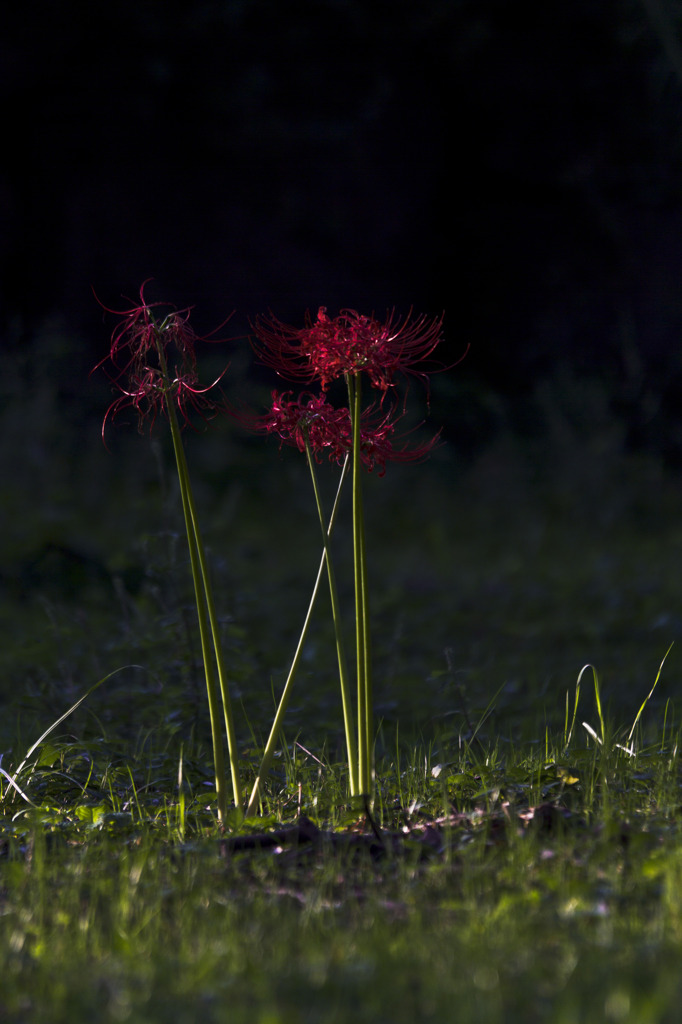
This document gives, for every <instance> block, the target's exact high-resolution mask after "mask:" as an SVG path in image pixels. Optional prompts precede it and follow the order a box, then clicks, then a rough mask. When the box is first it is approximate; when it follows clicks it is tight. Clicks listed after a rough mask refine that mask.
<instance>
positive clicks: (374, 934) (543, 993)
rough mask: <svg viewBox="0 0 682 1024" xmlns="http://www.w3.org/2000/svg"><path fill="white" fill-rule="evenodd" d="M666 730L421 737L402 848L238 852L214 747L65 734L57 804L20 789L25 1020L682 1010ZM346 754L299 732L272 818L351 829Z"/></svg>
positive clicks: (635, 1015)
mask: <svg viewBox="0 0 682 1024" xmlns="http://www.w3.org/2000/svg"><path fill="white" fill-rule="evenodd" d="M660 739H661V738H660V737H657V741H656V742H655V743H651V742H650V743H647V744H645V745H643V746H642V748H641V749H640V750H639V751H638V752H637V753H636V754H635V756H628V755H626V754H625V753H624V752H623V751H622V750H620V749H619V748H617V747H613V746H611V747H609V748H602V747H600V746H599V745H594V744H591V743H587V742H586V741H585V739H584V738H582V737H578V738H577V739H576V740H575V741H574V742H573V744H572V746H571V748H570V749H569V750H568V751H566V750H564V748H563V740H564V735H563V733H562V734H560V735H559V736H552V737H548V738H547V739H546V743H545V744H542V745H538V744H535V745H531V746H522V747H519V748H515V747H514V746H513V745H511V744H508V743H502V742H498V743H497V744H496V745H495V748H494V749H488V748H486V747H485V746H482V745H481V744H479V743H477V742H476V741H474V742H473V743H472V744H471V745H468V744H467V743H466V742H460V741H459V740H458V738H457V737H456V736H450V737H445V736H443V737H442V738H441V740H440V741H439V742H438V743H435V742H434V743H431V744H430V745H429V746H428V747H409V746H408V747H405V748H402V747H400V745H398V746H397V747H396V751H395V754H394V756H393V757H392V758H388V759H386V760H385V761H384V762H382V763H381V765H380V769H379V773H378V792H379V794H380V797H379V800H378V806H377V824H378V825H379V826H380V828H381V829H382V830H385V832H391V833H393V834H394V835H397V836H401V837H402V839H403V841H402V844H401V848H400V849H399V850H398V851H395V852H394V851H393V850H392V849H388V850H387V852H386V854H385V855H384V856H382V857H372V856H371V855H370V854H369V853H368V852H367V851H366V850H364V849H357V848H356V847H355V845H354V843H353V841H352V839H351V840H349V842H348V845H347V846H346V847H343V848H341V849H337V850H334V849H332V848H331V846H330V845H329V844H325V843H322V844H320V845H318V846H317V847H315V848H311V847H306V846H301V847H299V848H296V847H295V846H294V847H287V846H286V845H284V846H283V847H281V848H277V847H276V848H275V849H274V850H267V851H265V850H264V851H262V852H253V851H251V852H246V853H239V852H234V851H231V850H230V849H229V848H228V847H227V842H226V841H224V842H221V840H220V839H219V838H218V836H217V834H216V830H215V824H216V823H215V818H214V814H213V813H212V812H211V811H210V810H208V809H207V807H206V794H205V793H204V792H203V790H202V783H205V782H207V781H210V756H209V755H210V752H209V751H208V750H206V749H204V750H203V751H200V750H196V751H195V750H188V751H186V752H185V751H183V754H182V771H181V776H180V780H179V767H180V759H179V757H178V755H177V751H175V752H173V751H172V750H171V749H170V747H163V748H159V747H157V746H154V745H150V744H149V742H142V741H140V742H139V743H138V745H137V746H138V755H137V756H135V755H134V753H131V752H124V751H116V750H113V749H112V748H111V747H110V746H109V745H107V744H106V743H96V742H92V743H90V744H79V743H75V742H67V741H64V740H60V741H55V742H53V743H51V744H49V743H48V744H46V750H45V751H44V752H43V756H42V757H41V758H39V763H38V764H37V765H36V766H35V768H31V770H30V771H29V770H28V769H27V774H26V779H25V789H26V794H27V795H30V796H31V799H32V800H33V802H34V803H35V804H36V805H37V806H36V807H35V808H28V807H27V805H26V804H25V803H24V801H22V800H21V799H19V798H17V799H16V800H14V801H12V802H10V803H8V800H9V797H8V798H6V801H5V804H4V805H3V810H4V817H3V819H2V839H1V844H2V845H1V847H0V849H1V850H2V867H1V869H0V870H1V877H2V896H1V903H0V907H1V909H2V913H1V914H0V934H1V940H0V971H1V976H2V978H3V988H2V997H1V1003H2V1011H3V1019H8V1020H29V1019H30V1020H37V1021H41V1020H45V1021H48V1020H49V1021H62V1020H64V1021H66V1020H79V1019H87V1018H89V1017H92V1016H96V1017H97V1019H101V1020H107V1021H108V1020H112V1021H114V1020H121V1019H123V1020H131V1021H137V1020H140V1021H142V1020H159V1021H160V1020H164V1019H170V1017H171V1016H172V1019H173V1020H178V1021H184V1020H187V1021H190V1020H194V1019H196V1014H197V1012H198V1011H199V1010H200V1012H201V1014H202V1016H203V1018H204V1019H206V1020H208V1021H213V1020H215V1021H222V1020H230V1021H232V1020H237V1021H241V1020H243V1021H247V1020H257V1021H261V1020H262V1021H270V1020H273V1021H277V1020H282V1021H345V1020H347V1019H351V1018H352V1019H358V1020H360V1021H368V1022H369V1021H377V1020H379V1021H383V1020H385V1021H403V1020H404V1021H408V1020H415V1019H419V1020H421V1019H425V1020H429V1019H433V1020H438V1019H443V1018H444V1017H446V1018H447V1017H448V1016H450V1015H451V1013H452V1009H453V1006H456V1007H457V1019H462V1020H465V1021H478V1020H483V1019H486V1020H492V1021H509V1020H519V1021H521V1020H531V1021H533V1020H545V1019H551V1020H561V1021H564V1020H565V1021H573V1020H575V1021H597V1020H605V1019H606V1020H610V1019H613V1020H637V1021H665V1020H670V1021H673V1020H675V1019H676V1003H677V999H678V997H679V994H680V981H679V970H678V964H679V956H680V953H682V948H681V947H682V897H681V896H680V892H682V889H681V887H680V883H681V882H682V845H681V843H680V837H679V832H678V829H677V824H676V819H677V814H678V806H679V781H680V772H679V758H678V740H679V732H678V728H677V726H676V725H675V724H674V723H673V722H670V723H669V724H668V728H667V739H665V738H664V739H663V742H660ZM538 747H540V749H538ZM343 776H344V769H343V767H342V766H341V765H339V764H329V765H326V764H322V765H320V764H318V763H317V762H315V761H313V760H312V759H311V758H310V757H308V756H303V755H302V752H301V751H300V749H299V748H297V747H295V746H294V747H292V748H291V749H290V751H289V756H288V757H284V758H282V767H281V771H280V772H279V773H278V774H277V775H276V776H275V777H274V778H273V779H272V780H271V783H270V785H269V787H268V810H269V811H270V812H271V817H269V818H268V819H266V820H264V821H260V822H256V823H253V824H252V825H251V828H252V829H253V830H255V829H262V830H267V829H268V828H272V827H273V824H274V822H275V821H281V820H284V821H295V820H296V819H297V817H298V815H299V814H300V813H303V814H305V815H307V816H309V817H310V818H312V819H313V820H315V821H317V822H318V824H319V825H320V826H321V827H324V828H325V829H332V828H334V829H336V830H338V831H339V832H341V833H343V829H344V825H346V824H347V822H345V821H344V813H343V808H344V792H345V786H344V781H345V780H344V778H343ZM346 834H347V833H346Z"/></svg>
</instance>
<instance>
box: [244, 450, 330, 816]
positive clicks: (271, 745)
mask: <svg viewBox="0 0 682 1024" xmlns="http://www.w3.org/2000/svg"><path fill="white" fill-rule="evenodd" d="M347 469H348V459H346V462H345V463H344V466H343V470H342V472H341V479H340V480H339V486H338V488H337V491H336V497H335V499H334V506H333V508H332V514H331V516H330V519H329V526H328V527H327V531H326V533H327V538H329V537H331V535H332V530H333V529H334V523H335V522H336V512H337V509H338V505H339V498H340V496H341V488H342V487H343V482H344V480H345V478H346V472H347ZM326 564H327V555H326V545H325V550H324V551H323V552H322V558H321V559H320V568H319V569H318V571H317V579H316V580H315V586H314V587H313V593H312V597H311V598H310V604H309V605H308V611H307V614H306V617H305V622H304V623H303V629H302V630H301V635H300V637H299V640H298V645H297V647H296V651H295V653H294V657H293V661H292V662H291V668H290V669H289V675H288V676H287V680H286V683H285V684H284V689H283V691H282V696H281V697H280V699H279V704H278V706H277V712H276V714H275V719H274V721H273V723H272V728H271V729H270V735H269V736H268V741H267V743H266V745H265V750H264V751H263V757H262V760H261V764H260V768H259V769H258V775H257V777H256V781H255V783H254V785H253V789H252V790H251V796H250V798H249V803H248V806H247V808H246V817H247V818H248V817H250V816H251V815H253V814H255V813H256V808H257V807H258V804H259V802H260V795H261V788H262V785H263V780H264V779H265V778H266V776H267V774H268V772H269V771H270V766H271V765H272V759H273V757H274V754H275V748H276V746H277V741H278V739H279V734H280V730H281V728H282V722H283V721H284V715H285V712H286V709H287V705H288V703H289V697H290V696H291V690H292V685H293V681H294V678H295V676H296V673H297V671H298V667H299V665H300V662H301V656H302V654H303V647H304V645H305V641H306V638H307V636H308V627H309V626H310V620H311V618H312V614H313V608H314V607H315V601H316V600H317V595H318V592H319V589H320V583H321V581H322V574H323V572H324V569H325V565H326Z"/></svg>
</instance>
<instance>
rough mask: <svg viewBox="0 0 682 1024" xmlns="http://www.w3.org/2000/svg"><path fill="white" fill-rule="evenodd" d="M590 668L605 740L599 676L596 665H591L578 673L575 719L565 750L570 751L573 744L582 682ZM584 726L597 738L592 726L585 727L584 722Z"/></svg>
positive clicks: (574, 707) (574, 709)
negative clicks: (570, 745) (571, 743)
mask: <svg viewBox="0 0 682 1024" xmlns="http://www.w3.org/2000/svg"><path fill="white" fill-rule="evenodd" d="M588 668H591V669H592V678H593V680H594V697H595V701H596V704H597V714H598V715H599V724H600V727H601V735H602V740H603V738H604V716H603V714H602V708H601V697H600V692H599V676H598V675H597V670H596V668H595V667H594V665H590V664H587V665H583V667H582V668H581V669H580V672H579V673H578V680H577V682H576V684H575V703H574V705H573V718H572V720H571V728H570V729H569V730H568V737H567V738H566V742H565V744H564V750H568V746H569V744H570V742H571V737H572V736H573V727H574V725H575V720H576V715H577V714H578V704H579V702H580V684H581V682H582V678H583V675H584V674H585V672H587V670H588ZM567 720H568V715H567ZM583 725H584V726H585V728H586V729H587V730H588V732H589V733H590V734H591V735H594V736H596V733H595V731H594V729H593V728H592V727H591V726H587V725H585V723H584V722H583ZM564 732H565V729H564ZM600 742H601V741H600Z"/></svg>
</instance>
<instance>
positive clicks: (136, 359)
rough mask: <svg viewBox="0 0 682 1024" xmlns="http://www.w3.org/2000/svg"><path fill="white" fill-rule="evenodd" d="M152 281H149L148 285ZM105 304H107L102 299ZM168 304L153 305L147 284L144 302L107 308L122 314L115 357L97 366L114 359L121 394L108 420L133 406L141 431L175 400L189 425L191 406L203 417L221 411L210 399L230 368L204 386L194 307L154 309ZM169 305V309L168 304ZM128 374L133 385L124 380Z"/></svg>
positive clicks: (115, 380)
mask: <svg viewBox="0 0 682 1024" xmlns="http://www.w3.org/2000/svg"><path fill="white" fill-rule="evenodd" d="M146 283H147V282H145V284H146ZM100 305H101V303H100ZM162 305H163V303H159V302H156V303H151V304H150V303H147V302H146V301H145V298H144V284H143V285H142V287H141V288H140V304H139V305H137V306H133V307H131V308H130V309H126V310H114V309H109V308H108V307H107V306H103V307H102V308H103V309H105V310H107V312H109V313H115V314H116V315H117V316H120V317H121V318H122V320H121V323H119V325H118V326H117V327H116V328H115V330H114V332H113V334H112V336H111V348H110V351H109V355H108V356H107V357H106V358H105V359H103V360H102V361H101V362H100V363H98V364H97V366H96V367H95V369H98V368H99V367H100V366H102V365H104V363H106V362H107V361H110V363H111V365H112V367H113V373H111V374H110V377H111V380H112V381H113V383H114V384H115V385H116V387H117V388H118V389H119V391H120V392H121V394H120V397H119V398H117V399H115V400H114V401H113V402H112V403H111V405H110V406H109V408H108V409H107V411H106V414H105V416H104V422H103V423H102V435H104V429H105V427H106V423H107V420H109V419H113V418H114V416H115V415H116V414H117V413H118V412H119V411H120V410H121V409H122V408H125V407H127V406H132V407H133V408H134V409H135V411H136V412H137V414H138V418H139V424H140V429H141V427H142V423H143V421H144V420H145V419H149V420H150V429H151V427H153V425H154V422H155V420H156V417H157V415H158V414H159V412H164V411H166V412H167V411H168V402H169V400H170V401H172V402H173V404H174V406H175V407H176V409H177V412H178V413H179V414H180V417H181V418H182V421H183V424H186V423H189V422H190V420H189V409H193V410H194V411H195V412H198V413H199V415H200V416H202V418H205V416H206V415H207V414H210V413H214V412H216V411H217V410H218V408H219V406H218V404H217V403H216V402H215V401H213V400H212V399H209V398H207V397H206V395H207V393H208V392H209V391H211V389H212V388H214V387H215V386H216V384H217V383H218V381H219V380H221V379H222V377H223V375H224V373H225V370H223V373H221V375H220V377H218V378H217V380H215V381H214V382H213V384H210V385H209V387H207V388H199V387H198V386H197V385H198V383H199V378H198V374H197V360H196V353H195V343H196V342H197V341H205V340H207V339H205V338H199V337H198V336H197V335H196V334H195V333H194V330H193V329H192V327H191V326H190V324H189V315H190V312H191V309H190V308H188V309H183V310H173V311H171V312H169V313H167V314H166V315H165V316H164V317H157V316H156V315H155V313H154V312H153V310H154V309H155V308H156V307H158V306H162ZM166 308H167V307H166ZM126 375H127V383H126V384H123V383H122V378H124V376H126Z"/></svg>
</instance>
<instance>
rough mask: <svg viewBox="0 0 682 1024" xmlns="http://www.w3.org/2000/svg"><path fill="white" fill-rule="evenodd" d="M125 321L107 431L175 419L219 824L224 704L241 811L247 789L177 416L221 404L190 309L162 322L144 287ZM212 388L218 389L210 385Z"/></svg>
mask: <svg viewBox="0 0 682 1024" xmlns="http://www.w3.org/2000/svg"><path fill="white" fill-rule="evenodd" d="M110 312H111V311H110ZM113 312H116V311H113ZM118 315H120V316H122V317H123V322H122V324H120V325H119V327H118V328H116V330H115V331H114V333H113V335H112V344H111V350H110V353H109V359H110V360H111V364H112V366H113V367H114V370H115V373H114V375H113V378H112V379H113V381H114V383H115V384H116V386H117V387H118V388H119V390H120V391H121V395H120V397H119V398H117V399H116V400H115V401H114V402H113V403H112V405H111V406H110V407H109V409H108V410H107V413H106V415H105V417H104V424H103V427H102V431H103V432H104V426H105V425H106V422H107V420H108V419H109V418H112V417H113V416H115V414H116V413H117V412H118V411H119V409H121V408H122V407H124V406H132V407H133V408H135V409H136V411H137V413H138V416H139V420H140V427H141V425H142V422H143V420H144V419H145V418H149V419H150V421H151V423H152V425H153V423H154V421H155V419H156V416H157V414H158V413H159V412H163V413H165V414H166V415H167V416H168V421H169V424H170V430H171V437H172V441H173V451H174V454H175V462H176V467H177V473H178V482H179V486H180V497H181V500H182V510H183V515H184V519H185V528H186V532H187V543H188V548H189V556H190V566H191V571H192V581H193V584H194V595H195V600H196V606H197V617H198V621H199V633H200V638H201V652H202V658H203V662H204V672H205V677H206V692H207V696H208V706H209V715H210V722H211V740H212V746H213V764H214V770H215V785H216V799H217V808H218V819H219V821H220V823H221V824H222V823H223V822H224V821H225V818H226V814H227V792H226V774H225V758H224V749H223V735H222V728H221V723H220V718H221V714H220V710H221V703H222V717H223V719H224V723H225V730H226V734H227V741H228V751H229V758H230V772H231V776H232V791H233V797H234V802H235V806H236V807H237V808H238V809H241V806H242V791H241V783H240V778H239V764H238V755H237V742H236V733H235V727H234V716H233V713H232V704H231V700H230V691H229V686H228V682H227V674H226V671H225V663H224V658H223V652H222V644H221V641H220V628H219V622H218V618H217V615H216V610H215V602H214V599H213V588H212V586H211V577H210V573H209V570H208V565H207V561H206V554H205V549H204V544H203V540H202V537H201V532H200V530H199V523H198V517H197V510H196V504H195V501H194V494H193V492H192V486H191V482H190V476H189V469H188V466H187V458H186V455H185V449H184V445H183V443H182V433H181V426H180V421H179V416H178V412H180V413H181V414H182V416H183V419H184V421H185V422H188V415H189V409H194V410H196V411H198V412H200V413H204V412H207V411H210V412H212V411H215V409H216V406H215V405H214V404H213V403H212V402H211V400H210V399H207V398H206V397H205V396H206V394H207V392H208V391H209V390H210V388H204V389H201V388H198V387H197V374H196V358H195V354H194V344H195V341H196V340H197V338H196V335H195V334H194V332H193V331H192V329H191V328H190V327H189V325H188V317H189V311H188V310H185V311H184V312H182V313H178V312H172V313H169V314H168V315H167V316H165V317H164V318H163V319H158V318H157V317H156V316H155V314H154V312H153V311H152V307H151V306H150V305H149V304H148V303H146V302H145V299H144V285H143V286H142V288H141V289H140V305H139V306H135V307H133V308H132V309H129V310H125V311H123V312H120V313H118ZM171 345H172V346H173V347H174V349H175V355H176V356H177V358H178V360H179V363H178V365H175V366H174V371H175V372H174V375H171V372H170V370H169V365H168V356H167V350H168V347H169V346H171ZM121 356H124V358H125V360H126V362H125V364H124V366H123V367H121V366H120V365H119V363H120V359H121ZM100 365H101V364H100ZM126 372H127V374H128V377H127V383H126V384H125V385H124V384H121V383H120V379H121V376H122V375H124V374H126ZM215 383H217V381H216V382H215ZM213 386H214V385H211V387H213ZM216 671H217V679H218V682H217V684H216Z"/></svg>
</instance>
